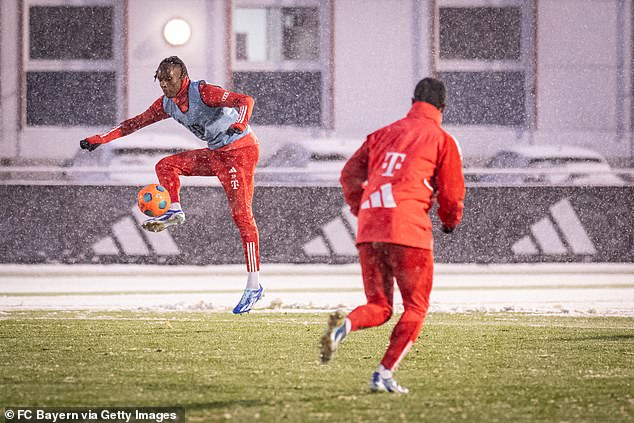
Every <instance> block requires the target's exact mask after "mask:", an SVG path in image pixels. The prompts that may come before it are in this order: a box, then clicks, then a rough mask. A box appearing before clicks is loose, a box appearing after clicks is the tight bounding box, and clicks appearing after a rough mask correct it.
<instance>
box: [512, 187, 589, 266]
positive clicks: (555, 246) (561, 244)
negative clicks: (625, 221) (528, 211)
mask: <svg viewBox="0 0 634 423" xmlns="http://www.w3.org/2000/svg"><path fill="white" fill-rule="evenodd" d="M530 229H531V233H530V235H526V236H524V237H523V238H521V239H520V240H519V241H517V242H516V243H515V244H513V246H512V247H511V249H512V250H513V253H514V254H515V255H516V256H519V255H538V254H544V255H561V254H578V255H594V254H596V253H597V250H596V248H595V247H594V244H593V243H592V240H591V239H590V237H589V236H588V233H587V232H586V230H585V229H584V227H583V224H582V223H581V221H580V220H579V217H578V216H577V213H576V212H575V210H574V208H573V207H572V204H570V201H568V199H567V198H564V199H563V200H561V201H558V202H557V203H555V204H554V205H552V206H551V207H550V213H549V214H548V215H547V216H545V217H543V218H541V219H540V220H538V221H537V222H536V223H533V224H532V225H531V226H530Z"/></svg>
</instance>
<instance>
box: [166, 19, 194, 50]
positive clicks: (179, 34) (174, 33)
mask: <svg viewBox="0 0 634 423" xmlns="http://www.w3.org/2000/svg"><path fill="white" fill-rule="evenodd" d="M191 35H192V30H191V28H190V27H189V24H188V23H187V22H186V21H184V20H182V19H171V20H170V21H168V22H167V23H166V24H165V28H163V36H164V37H165V41H167V42H168V43H169V44H171V45H173V46H182V45H183V44H185V43H186V42H187V41H189V37H190V36H191Z"/></svg>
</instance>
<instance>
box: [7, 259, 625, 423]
mask: <svg viewBox="0 0 634 423" xmlns="http://www.w3.org/2000/svg"><path fill="white" fill-rule="evenodd" d="M242 270H243V269H242V267H241V266H240V267H234V266H215V267H205V268H167V269H166V268H160V267H151V266H150V267H143V266H131V267H130V266H58V265H55V266H31V267H24V266H3V267H0V339H2V342H0V367H1V369H2V371H1V373H0V405H1V406H3V407H11V406H48V407H100V406H109V407H142V406H167V407H169V406H182V407H184V408H185V411H186V416H187V421H188V422H197V421H198V422H207V421H212V422H213V421H233V422H247V421H248V422H254V421H262V422H313V421H315V422H321V421H324V422H357V421H359V422H361V421H363V422H380V421H385V422H394V421H396V422H420V421H430V422H452V421H469V422H492V421H500V422H507V421H518V422H535V421H539V422H564V421H567V422H608V421H609V422H626V421H632V419H634V386H633V383H634V271H633V270H634V267H632V266H631V265H605V266H604V265H573V266H566V265H540V266H524V265H519V266H518V265H515V266H510V265H509V266H442V265H439V266H437V269H436V286H435V287H434V290H433V291H432V306H431V309H430V313H429V315H428V318H427V320H426V324H425V326H424V328H423V331H422V333H421V336H420V338H419V340H418V342H417V343H416V344H415V346H414V348H413V349H412V351H411V352H410V354H409V355H408V356H407V358H406V359H405V360H404V361H403V363H402V364H401V368H400V369H399V371H398V372H397V378H398V381H399V382H400V383H401V384H402V385H404V386H406V387H408V388H409V389H410V394H408V395H398V396H390V395H381V394H370V393H369V392H368V390H367V383H368V381H369V377H370V374H371V372H372V371H373V369H374V368H375V366H376V364H377V363H378V361H379V360H380V358H381V356H382V354H383V352H384V349H385V347H386V344H387V342H388V337H389V332H390V330H391V329H392V328H393V325H394V322H395V318H396V317H398V316H394V317H393V319H392V320H391V321H390V322H389V323H388V324H386V325H384V326H383V327H381V328H376V329H369V330H365V331H360V332H355V333H353V334H351V335H350V337H349V338H348V339H347V340H346V342H345V343H344V344H343V345H342V346H341V349H340V350H339V351H338V352H337V355H336V357H335V359H334V360H333V361H332V362H331V363H329V364H328V365H322V364H321V363H320V362H319V359H318V342H319V337H320V335H321V333H322V331H323V329H324V327H325V322H326V317H327V314H326V311H329V310H333V309H335V308H343V309H350V308H352V307H353V306H354V305H356V304H358V303H360V302H362V301H363V292H362V290H361V279H360V275H359V273H358V269H357V266H303V265H302V266H269V267H267V266H263V270H262V282H263V284H264V285H265V287H266V289H267V293H266V297H265V299H264V300H263V301H262V302H261V303H260V304H258V308H257V309H256V310H255V311H254V312H252V313H250V314H248V315H244V316H234V315H233V314H231V313H230V312H229V311H228V310H229V309H230V308H231V307H233V305H234V302H235V301H237V299H238V298H239V296H240V293H241V290H242V287H243V283H244V280H243V278H244V275H243V273H242ZM399 301H400V299H399V298H397V300H396V303H397V307H396V308H397V313H398V312H399V311H400V310H399V304H398V303H399Z"/></svg>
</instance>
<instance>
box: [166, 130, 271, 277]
mask: <svg viewBox="0 0 634 423" xmlns="http://www.w3.org/2000/svg"><path fill="white" fill-rule="evenodd" d="M247 137H253V138H254V141H255V142H253V143H248V144H247V145H245V146H244V147H239V148H234V149H226V148H220V149H217V150H210V149H208V148H200V149H198V150H191V151H185V152H183V153H179V154H174V155H172V156H168V157H165V158H163V159H161V160H160V161H159V162H158V163H157V164H156V175H157V176H158V179H159V182H160V183H161V185H163V186H164V187H165V189H167V191H168V192H169V193H170V198H171V200H172V202H180V187H181V184H180V176H217V177H218V179H219V180H220V183H221V184H222V187H223V188H224V190H225V193H226V194H227V199H228V200H229V206H230V208H231V216H232V217H233V221H234V222H235V224H236V226H237V227H238V231H240V237H241V238H242V248H243V249H244V256H245V259H246V265H247V272H256V271H259V270H260V245H259V244H260V241H259V235H258V227H257V225H256V223H255V219H254V217H253V210H252V203H253V188H254V174H255V166H256V165H257V163H258V159H259V158H260V146H259V145H258V144H257V140H256V139H255V136H254V135H253V134H249V135H246V136H245V137H244V138H247ZM241 141H242V140H241ZM230 146H231V145H230Z"/></svg>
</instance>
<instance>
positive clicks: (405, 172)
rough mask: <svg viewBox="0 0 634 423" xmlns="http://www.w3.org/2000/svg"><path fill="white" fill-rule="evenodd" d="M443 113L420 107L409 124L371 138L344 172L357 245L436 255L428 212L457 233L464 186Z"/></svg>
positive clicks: (396, 124)
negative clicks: (411, 249) (390, 246)
mask: <svg viewBox="0 0 634 423" xmlns="http://www.w3.org/2000/svg"><path fill="white" fill-rule="evenodd" d="M441 123H442V114H441V112H440V111H439V110H438V109H437V108H436V107H434V106H433V105H431V104H429V103H424V102H415V103H414V104H413V105H412V108H411V109H410V111H409V113H408V114H407V116H406V117H405V118H404V119H401V120H399V121H396V122H394V123H392V124H391V125H388V126H386V127H385V128H382V129H379V130H378V131H376V132H374V133H372V134H370V135H368V137H367V139H366V141H365V142H364V143H363V145H362V146H361V147H360V148H359V150H357V151H356V152H355V153H354V154H353V155H352V157H350V159H349V160H348V162H347V163H346V165H345V166H344V168H343V170H342V172H341V179H340V181H341V185H342V186H343V193H344V196H345V199H346V202H347V203H348V205H349V206H350V210H351V211H352V214H354V215H355V216H358V218H359V222H358V225H359V228H358V233H357V243H362V242H389V243H393V244H401V245H406V246H410V247H416V248H425V249H433V237H432V232H431V219H430V217H429V210H430V208H431V206H432V204H433V201H434V199H435V198H437V200H438V216H439V217H440V220H441V221H442V222H443V223H444V224H445V225H446V226H448V227H450V228H455V227H456V226H457V225H458V223H459V222H460V220H461V218H462V210H463V207H464V204H463V200H464V196H465V183H464V176H463V173H462V157H461V152H460V147H459V145H458V143H457V142H456V140H455V139H454V138H453V137H452V136H451V135H449V133H448V132H446V131H445V130H444V129H442V127H441V126H440V125H441Z"/></svg>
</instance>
